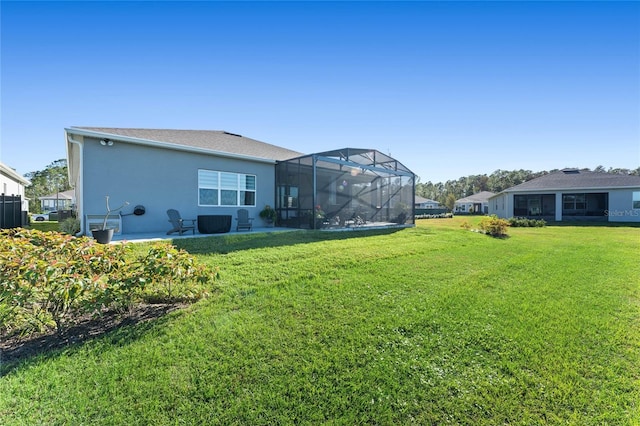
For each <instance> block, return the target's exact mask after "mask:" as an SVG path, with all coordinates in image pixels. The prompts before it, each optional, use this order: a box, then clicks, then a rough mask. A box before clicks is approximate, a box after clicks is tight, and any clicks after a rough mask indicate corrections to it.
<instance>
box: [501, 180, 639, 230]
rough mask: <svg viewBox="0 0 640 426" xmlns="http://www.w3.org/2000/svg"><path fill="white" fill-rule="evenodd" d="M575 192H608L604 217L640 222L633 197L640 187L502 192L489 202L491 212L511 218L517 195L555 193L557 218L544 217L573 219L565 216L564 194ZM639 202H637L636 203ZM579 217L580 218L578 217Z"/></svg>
mask: <svg viewBox="0 0 640 426" xmlns="http://www.w3.org/2000/svg"><path fill="white" fill-rule="evenodd" d="M573 193H585V194H607V198H608V206H607V208H606V210H605V212H604V217H605V218H606V220H607V221H608V222H640V208H635V209H634V208H633V207H634V205H633V199H634V198H633V197H634V193H636V197H640V187H639V188H630V189H609V190H603V189H570V190H564V191H552V192H550V191H539V192H534V191H531V192H518V193H501V194H498V195H497V196H495V197H492V198H491V200H490V202H489V214H495V215H497V216H498V217H500V218H505V219H506V218H510V217H513V216H514V201H513V200H514V196H515V195H535V194H541V195H542V194H553V196H555V218H552V217H544V219H547V220H556V221H562V220H572V219H574V220H575V219H576V218H575V217H571V216H566V217H563V207H562V195H563V194H573ZM636 204H637V203H636ZM578 219H579V218H578Z"/></svg>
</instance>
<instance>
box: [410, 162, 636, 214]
mask: <svg viewBox="0 0 640 426" xmlns="http://www.w3.org/2000/svg"><path fill="white" fill-rule="evenodd" d="M582 170H585V171H590V169H582ZM558 171H560V170H559V169H553V170H549V171H541V172H532V171H531V170H522V169H520V170H500V169H498V170H496V171H495V172H493V173H491V174H490V175H486V174H481V175H469V176H465V177H461V178H459V179H457V180H448V181H446V182H444V183H443V182H437V183H433V182H431V181H429V182H426V183H420V182H419V183H417V184H416V195H419V196H421V197H424V198H428V199H431V200H436V201H438V202H439V203H440V204H442V205H444V206H446V207H447V208H449V209H453V205H454V202H455V200H458V199H460V198H464V197H468V196H470V195H473V194H476V193H478V192H482V191H490V192H495V193H498V192H500V191H503V190H505V189H507V188H511V187H512V186H515V185H519V184H521V183H524V182H527V181H530V180H531V179H535V178H538V177H540V176H544V175H546V174H549V173H553V172H558ZM593 171H594V172H599V173H616V174H624V175H636V176H640V167H638V168H637V169H621V168H612V167H610V168H609V169H606V168H605V167H604V166H598V167H596V168H595V169H593Z"/></svg>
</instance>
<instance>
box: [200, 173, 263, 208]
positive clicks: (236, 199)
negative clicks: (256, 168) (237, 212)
mask: <svg viewBox="0 0 640 426" xmlns="http://www.w3.org/2000/svg"><path fill="white" fill-rule="evenodd" d="M198 205H200V206H255V205H256V177H255V175H245V174H242V173H230V172H217V171H214V170H198Z"/></svg>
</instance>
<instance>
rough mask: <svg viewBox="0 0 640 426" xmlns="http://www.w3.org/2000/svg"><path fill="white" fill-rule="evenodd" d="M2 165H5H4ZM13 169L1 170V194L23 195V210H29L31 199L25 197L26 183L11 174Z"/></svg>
mask: <svg viewBox="0 0 640 426" xmlns="http://www.w3.org/2000/svg"><path fill="white" fill-rule="evenodd" d="M2 167H5V166H4V165H3V166H2ZM12 173H13V171H7V172H6V173H5V172H4V170H0V194H4V195H19V196H20V197H22V211H25V212H26V211H29V200H27V199H26V197H25V184H24V183H22V182H19V181H18V180H17V178H14V177H13V176H11V174H12Z"/></svg>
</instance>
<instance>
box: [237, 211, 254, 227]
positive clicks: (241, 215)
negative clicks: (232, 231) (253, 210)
mask: <svg viewBox="0 0 640 426" xmlns="http://www.w3.org/2000/svg"><path fill="white" fill-rule="evenodd" d="M236 220H237V221H238V224H237V225H236V231H239V230H241V229H246V230H247V231H251V228H252V227H253V218H252V217H249V211H248V210H247V209H238V217H237V218H236Z"/></svg>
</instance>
